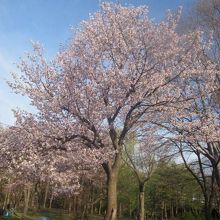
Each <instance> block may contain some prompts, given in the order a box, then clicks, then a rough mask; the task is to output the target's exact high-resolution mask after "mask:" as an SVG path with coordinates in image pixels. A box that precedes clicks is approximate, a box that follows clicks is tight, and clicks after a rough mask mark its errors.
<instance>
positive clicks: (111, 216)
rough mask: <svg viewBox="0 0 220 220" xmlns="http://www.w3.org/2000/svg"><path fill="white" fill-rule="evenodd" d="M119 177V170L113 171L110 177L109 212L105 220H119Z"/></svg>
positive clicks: (108, 182)
mask: <svg viewBox="0 0 220 220" xmlns="http://www.w3.org/2000/svg"><path fill="white" fill-rule="evenodd" d="M117 175H118V170H112V171H111V172H110V173H109V175H108V181H107V186H108V195H107V212H106V216H105V220H116V219H117Z"/></svg>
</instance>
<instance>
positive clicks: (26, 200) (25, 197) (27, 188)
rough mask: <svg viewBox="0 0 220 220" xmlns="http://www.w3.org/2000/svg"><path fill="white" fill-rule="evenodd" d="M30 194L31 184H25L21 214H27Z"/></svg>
mask: <svg viewBox="0 0 220 220" xmlns="http://www.w3.org/2000/svg"><path fill="white" fill-rule="evenodd" d="M30 195H31V186H30V185H27V187H26V189H25V190H24V210H23V215H27V212H28V205H29V200H30Z"/></svg>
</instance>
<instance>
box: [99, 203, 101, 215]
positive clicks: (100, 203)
mask: <svg viewBox="0 0 220 220" xmlns="http://www.w3.org/2000/svg"><path fill="white" fill-rule="evenodd" d="M101 214H102V200H100V201H99V215H101Z"/></svg>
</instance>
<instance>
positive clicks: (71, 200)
mask: <svg viewBox="0 0 220 220" xmlns="http://www.w3.org/2000/svg"><path fill="white" fill-rule="evenodd" d="M72 204H73V199H72V198H70V199H69V207H68V213H69V215H70V213H71V211H72Z"/></svg>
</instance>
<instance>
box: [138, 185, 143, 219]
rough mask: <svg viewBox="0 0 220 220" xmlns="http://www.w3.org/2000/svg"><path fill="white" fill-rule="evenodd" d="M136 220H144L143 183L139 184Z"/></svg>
mask: <svg viewBox="0 0 220 220" xmlns="http://www.w3.org/2000/svg"><path fill="white" fill-rule="evenodd" d="M138 212H139V213H138V220H144V183H139V210H138Z"/></svg>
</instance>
